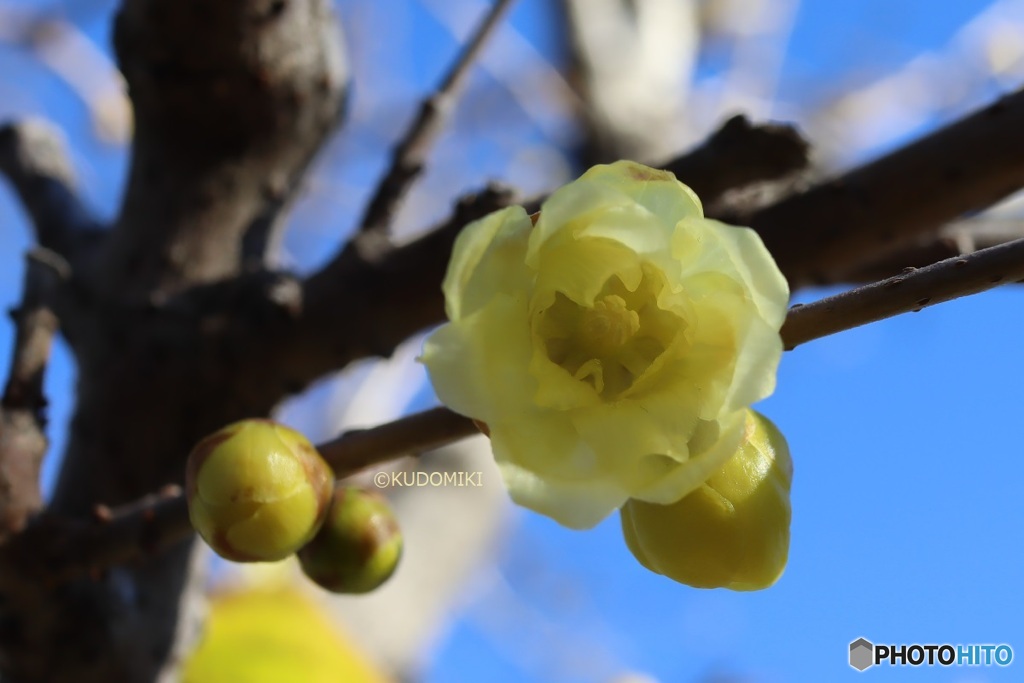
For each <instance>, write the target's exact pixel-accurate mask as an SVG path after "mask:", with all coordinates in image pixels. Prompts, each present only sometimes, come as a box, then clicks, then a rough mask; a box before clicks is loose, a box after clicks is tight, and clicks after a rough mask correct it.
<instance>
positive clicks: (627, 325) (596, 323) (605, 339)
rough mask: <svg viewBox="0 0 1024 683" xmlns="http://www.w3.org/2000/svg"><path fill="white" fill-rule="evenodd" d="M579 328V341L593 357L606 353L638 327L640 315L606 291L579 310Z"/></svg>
mask: <svg viewBox="0 0 1024 683" xmlns="http://www.w3.org/2000/svg"><path fill="white" fill-rule="evenodd" d="M580 328H581V329H580V337H581V338H582V339H581V341H582V342H583V344H584V345H585V346H587V347H589V349H590V350H591V351H592V352H593V355H594V356H595V357H597V356H609V355H612V354H614V353H615V352H616V351H617V350H619V349H621V348H622V347H623V346H625V344H626V343H627V342H629V340H630V339H632V338H633V336H634V335H635V334H636V333H637V332H638V331H639V330H640V315H639V314H638V313H637V312H636V311H634V310H632V309H630V308H629V307H627V306H626V300H625V299H623V298H622V297H621V296H616V295H615V294H608V295H606V296H603V297H601V298H600V299H598V300H597V301H595V302H594V307H593V308H590V309H585V310H584V311H583V315H582V316H581V319H580Z"/></svg>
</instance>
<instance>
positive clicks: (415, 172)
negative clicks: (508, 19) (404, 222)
mask: <svg viewBox="0 0 1024 683" xmlns="http://www.w3.org/2000/svg"><path fill="white" fill-rule="evenodd" d="M512 2H513V0H496V2H495V3H494V5H493V6H492V7H491V9H490V11H489V12H488V13H487V15H486V16H485V17H484V18H483V20H482V21H481V22H480V24H479V26H477V28H476V30H475V31H474V32H473V35H472V37H471V38H470V41H469V42H468V43H467V44H466V45H465V47H464V48H463V49H462V51H461V53H460V54H459V56H458V58H457V59H456V60H455V63H454V64H452V66H451V69H450V70H449V71H448V74H447V75H446V76H445V78H444V80H443V81H442V82H441V85H440V86H438V88H437V90H436V91H435V92H434V93H433V94H432V95H431V96H430V97H428V98H427V99H426V100H424V102H423V104H422V106H421V107H420V111H419V114H418V115H417V117H416V120H415V121H414V122H413V124H412V126H411V127H410V128H409V130H408V131H406V133H405V136H404V137H403V138H402V140H401V141H400V142H399V143H398V145H397V147H396V148H395V151H394V154H393V156H392V158H391V166H390V167H389V168H388V171H387V173H385V175H384V177H383V178H382V179H381V181H380V183H379V184H378V185H377V190H376V192H375V193H374V196H373V199H371V200H370V203H369V204H368V205H367V208H366V212H365V213H364V214H363V218H362V221H361V222H360V225H359V234H360V237H357V239H358V240H361V241H369V242H370V243H371V248H372V247H373V243H374V242H375V241H377V240H378V239H379V240H383V239H385V238H386V237H387V233H388V232H389V231H390V229H391V224H392V222H393V221H394V217H395V213H396V212H397V210H398V207H399V205H400V204H401V202H402V199H403V198H404V197H405V193H406V192H407V191H408V190H409V187H410V186H411V185H412V183H413V181H414V180H415V179H416V177H417V176H419V174H420V172H421V171H422V170H423V166H424V164H425V163H426V158H427V154H428V153H429V152H430V149H431V147H433V145H434V143H435V142H436V140H437V137H438V135H439V133H440V132H441V130H442V128H443V127H444V124H445V123H446V122H447V120H448V117H449V115H450V114H451V110H452V109H453V108H454V106H455V101H456V100H457V98H458V96H459V94H460V92H461V90H462V87H463V85H464V84H465V81H466V78H467V76H468V74H469V69H470V67H471V66H472V65H473V63H474V62H475V61H476V59H477V58H478V57H479V55H480V53H481V51H482V50H483V47H484V45H485V43H486V42H487V39H488V38H489V37H490V36H491V35H492V34H493V33H494V30H495V28H496V27H497V26H498V23H499V22H500V20H501V18H502V16H503V15H504V14H505V12H506V11H507V10H508V8H509V7H510V6H511V5H512ZM366 235H376V237H375V238H366V237H364V236H366Z"/></svg>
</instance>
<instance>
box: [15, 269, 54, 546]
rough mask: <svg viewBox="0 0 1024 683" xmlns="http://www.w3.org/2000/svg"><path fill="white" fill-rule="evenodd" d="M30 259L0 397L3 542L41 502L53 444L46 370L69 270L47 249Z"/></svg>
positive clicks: (36, 509)
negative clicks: (60, 287) (60, 286)
mask: <svg viewBox="0 0 1024 683" xmlns="http://www.w3.org/2000/svg"><path fill="white" fill-rule="evenodd" d="M27 262H28V263H27V267H26V270H25V284H24V292H23V296H22V303H21V306H20V307H19V308H18V309H17V310H15V311H13V312H12V316H13V318H14V321H15V324H16V333H15V341H14V349H13V353H12V356H11V369H10V375H9V377H8V379H7V384H6V386H5V387H4V392H3V397H2V398H0V542H3V541H4V540H5V539H6V538H7V537H8V536H9V535H10V534H12V533H15V532H17V531H19V530H20V529H22V528H23V527H24V526H25V523H26V521H27V519H28V517H29V516H30V515H32V514H33V513H35V512H37V511H38V510H39V509H40V508H41V507H42V498H41V495H40V490H39V470H40V467H41V466H42V462H43V457H44V456H45V455H46V448H47V445H48V442H47V439H46V433H45V428H46V417H45V413H44V410H45V407H46V398H45V397H44V395H43V373H44V371H45V370H46V363H47V361H48V360H49V358H50V344H51V342H52V341H53V336H54V334H55V333H56V331H57V317H56V316H55V315H54V314H53V312H52V311H51V310H50V299H51V297H52V294H53V290H54V289H55V287H56V285H57V282H58V281H59V280H60V279H62V278H64V277H67V275H68V270H69V269H68V266H67V264H66V263H65V262H64V260H63V259H62V258H61V257H59V256H57V255H55V254H53V253H52V252H48V251H46V250H44V249H37V250H36V251H35V252H31V253H30V254H29V255H28V258H27Z"/></svg>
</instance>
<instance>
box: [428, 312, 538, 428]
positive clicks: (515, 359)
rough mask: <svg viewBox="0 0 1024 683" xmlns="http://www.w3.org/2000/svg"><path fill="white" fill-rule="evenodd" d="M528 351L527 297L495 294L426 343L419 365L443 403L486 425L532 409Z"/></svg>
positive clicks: (532, 390)
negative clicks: (526, 369)
mask: <svg viewBox="0 0 1024 683" xmlns="http://www.w3.org/2000/svg"><path fill="white" fill-rule="evenodd" d="M531 351H532V348H531V345H530V335H529V330H528V327H527V323H526V301H525V293H520V294H519V296H515V297H513V296H509V295H507V294H498V295H496V296H495V297H494V298H493V299H492V300H491V301H490V302H489V303H488V304H487V305H485V306H483V307H482V308H480V309H478V310H476V311H474V312H473V313H472V314H471V315H468V316H466V317H465V318H462V319H460V320H457V321H455V322H450V323H448V324H446V325H442V326H441V327H440V328H438V329H437V330H436V331H435V332H434V333H433V334H431V335H430V336H429V337H427V340H426V341H425V342H424V345H423V355H422V356H421V357H420V360H421V361H422V362H423V364H424V365H426V366H427V372H428V373H429V374H430V381H431V383H432V384H433V385H434V390H435V392H436V393H437V397H438V398H439V399H440V400H441V402H442V403H444V404H445V405H447V406H448V407H449V408H451V409H452V410H454V411H455V412H457V413H460V414H462V415H466V416H468V417H472V418H474V419H477V420H483V421H484V422H488V423H490V422H491V421H492V420H495V419H509V418H510V416H515V415H518V414H521V413H522V412H523V411H525V410H528V409H530V408H531V406H532V404H533V394H534V392H535V391H536V387H535V383H534V382H533V381H532V380H531V378H530V376H529V374H528V373H526V372H524V369H525V368H526V367H527V366H528V365H529V362H530V354H531ZM496 387H500V390H496Z"/></svg>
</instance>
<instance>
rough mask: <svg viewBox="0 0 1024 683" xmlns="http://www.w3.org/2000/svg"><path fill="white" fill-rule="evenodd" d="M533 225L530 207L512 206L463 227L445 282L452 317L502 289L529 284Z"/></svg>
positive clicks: (508, 290)
mask: <svg viewBox="0 0 1024 683" xmlns="http://www.w3.org/2000/svg"><path fill="white" fill-rule="evenodd" d="M532 228H533V223H532V222H531V221H530V217H529V216H528V215H526V210H525V209H523V207H521V206H510V207H508V208H506V209H502V210H500V211H495V212H494V213H492V214H489V215H487V216H485V217H483V218H481V219H480V220H477V221H474V222H472V223H470V224H469V225H467V226H466V227H465V228H463V229H462V231H461V232H460V233H459V236H458V237H456V238H455V246H454V248H453V250H452V258H451V261H450V262H449V263H448V272H447V273H446V274H445V278H444V283H443V284H442V286H441V288H442V290H443V291H444V299H445V312H446V313H447V315H448V319H449V320H459V319H460V318H462V317H463V316H467V315H470V314H472V313H473V312H474V311H476V310H477V309H479V308H480V307H482V306H483V305H484V304H486V303H487V302H488V301H489V300H490V298H491V297H493V296H494V295H495V294H497V293H499V292H502V293H506V294H511V293H514V292H516V291H520V290H522V289H525V288H526V287H527V286H528V285H529V280H530V278H531V277H532V273H531V272H530V271H529V269H528V268H526V265H525V263H524V259H525V254H526V245H527V242H528V240H529V237H530V231H531V229H532Z"/></svg>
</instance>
